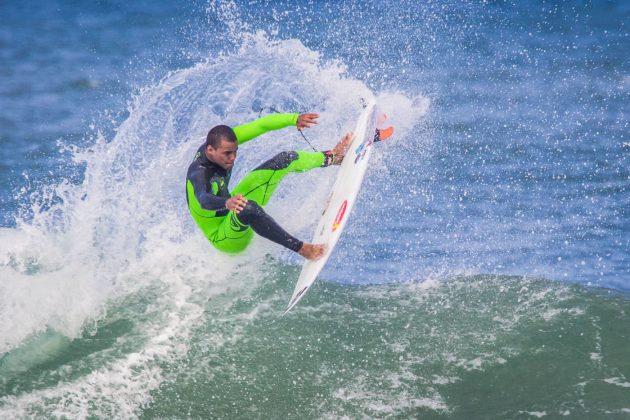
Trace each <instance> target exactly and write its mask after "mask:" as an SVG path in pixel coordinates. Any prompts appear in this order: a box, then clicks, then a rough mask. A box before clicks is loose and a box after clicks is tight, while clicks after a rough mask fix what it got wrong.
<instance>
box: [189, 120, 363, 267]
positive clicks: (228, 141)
mask: <svg viewBox="0 0 630 420" xmlns="http://www.w3.org/2000/svg"><path fill="white" fill-rule="evenodd" d="M318 118H319V114H316V113H306V114H272V115H268V116H266V117H262V118H259V119H257V120H254V121H252V122H250V123H247V124H243V125H239V126H236V127H234V128H231V127H228V126H227V125H217V126H215V127H213V128H212V129H211V130H210V131H209V132H208V136H207V138H206V141H205V143H204V144H202V145H201V146H200V147H199V149H198V150H197V153H196V154H195V157H194V159H193V162H192V163H191V164H190V166H189V167H188V174H187V176H186V199H187V202H188V209H189V210H190V214H191V215H192V218H193V219H194V220H195V222H196V223H197V225H198V226H199V228H200V229H201V231H202V232H203V233H204V235H205V236H206V238H208V240H209V241H210V242H211V243H212V244H213V245H214V246H215V247H216V248H217V249H218V250H220V251H223V252H226V253H238V252H241V251H243V250H244V249H245V248H246V247H247V246H248V245H249V243H250V242H251V240H252V238H253V236H254V232H255V233H257V234H258V235H260V236H262V237H264V238H267V239H269V240H271V241H273V242H275V243H277V244H280V245H282V246H284V247H286V248H288V249H290V250H292V251H295V252H297V253H298V254H300V255H301V256H303V257H304V258H307V259H309V260H317V259H319V258H321V257H322V255H324V252H325V251H326V245H324V244H310V243H305V242H302V241H300V240H299V239H297V238H295V237H293V236H292V235H290V234H289V233H288V232H286V231H285V230H284V229H283V228H282V227H281V226H280V225H279V224H278V223H277V222H276V221H275V220H274V219H273V218H272V217H271V216H269V215H268V214H267V213H266V212H265V210H264V209H263V206H265V205H266V204H267V203H268V202H269V199H270V198H271V196H272V194H273V192H274V191H275V189H276V187H277V186H278V184H279V183H280V181H281V180H282V179H283V178H284V177H285V176H286V175H287V174H289V173H291V172H305V171H308V170H311V169H314V168H318V167H327V166H330V165H339V164H341V161H342V160H343V157H344V156H345V154H346V151H347V149H348V147H349V146H350V143H351V142H352V133H347V134H346V135H345V136H343V137H342V138H341V140H339V142H338V143H337V145H336V146H335V147H334V148H333V149H332V150H327V151H323V152H306V151H301V150H297V151H291V152H281V153H279V154H277V155H276V156H274V157H273V158H271V159H269V160H268V161H266V162H264V163H263V164H261V165H260V166H258V167H257V168H255V169H254V170H253V171H252V172H250V173H249V174H247V175H246V176H245V177H244V178H243V180H242V181H241V182H240V183H239V184H238V185H237V186H236V188H234V190H233V191H232V193H230V192H229V190H228V183H229V182H230V176H231V174H232V168H233V166H234V161H235V159H236V155H237V152H238V146H239V145H241V144H243V143H245V142H247V141H249V140H252V139H254V138H256V137H258V136H260V135H261V134H264V133H266V132H268V131H271V130H279V129H281V128H285V127H289V126H295V127H297V129H298V130H299V131H302V130H304V129H305V128H309V127H311V126H312V125H313V124H318V122H319V121H318V120H317V119H318Z"/></svg>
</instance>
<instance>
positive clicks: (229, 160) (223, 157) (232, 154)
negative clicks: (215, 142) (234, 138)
mask: <svg viewBox="0 0 630 420" xmlns="http://www.w3.org/2000/svg"><path fill="white" fill-rule="evenodd" d="M237 151H238V143H237V142H231V141H226V140H223V139H221V143H220V144H219V146H218V147H217V148H216V149H215V148H214V147H212V146H211V145H208V147H206V157H207V158H208V159H209V160H210V161H211V162H214V163H216V164H217V165H219V166H220V167H222V168H223V169H225V170H226V171H227V170H230V169H232V167H233V166H234V160H236V152H237Z"/></svg>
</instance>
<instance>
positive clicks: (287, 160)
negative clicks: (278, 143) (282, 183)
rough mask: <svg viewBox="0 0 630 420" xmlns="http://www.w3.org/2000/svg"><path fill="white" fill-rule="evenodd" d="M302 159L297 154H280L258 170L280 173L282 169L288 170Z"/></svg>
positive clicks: (291, 152)
mask: <svg viewBox="0 0 630 420" xmlns="http://www.w3.org/2000/svg"><path fill="white" fill-rule="evenodd" d="M299 158H300V156H299V155H298V154H297V152H294V151H290V152H280V153H278V154H277V155H275V156H274V157H272V158H271V159H269V160H268V161H266V162H265V163H263V164H262V165H260V166H259V167H257V168H256V169H257V170H258V169H270V170H274V171H279V170H281V169H286V168H288V167H289V165H290V164H291V163H292V162H293V161H296V160H298V159H299Z"/></svg>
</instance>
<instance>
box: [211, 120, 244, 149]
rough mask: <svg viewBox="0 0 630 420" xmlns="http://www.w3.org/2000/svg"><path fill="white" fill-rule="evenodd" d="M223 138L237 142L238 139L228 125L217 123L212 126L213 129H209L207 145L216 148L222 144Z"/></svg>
mask: <svg viewBox="0 0 630 420" xmlns="http://www.w3.org/2000/svg"><path fill="white" fill-rule="evenodd" d="M221 140H225V141H229V142H231V143H236V141H237V140H236V134H234V130H232V129H231V128H230V127H228V126H227V125H217V126H215V127H212V129H211V130H210V131H208V137H206V147H208V146H212V147H213V148H214V149H216V148H217V147H219V146H220V145H221Z"/></svg>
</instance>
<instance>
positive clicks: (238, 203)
mask: <svg viewBox="0 0 630 420" xmlns="http://www.w3.org/2000/svg"><path fill="white" fill-rule="evenodd" d="M245 205H247V199H246V198H245V197H243V195H241V194H236V195H235V196H234V197H232V198H228V200H227V201H226V202H225V207H227V209H228V210H232V211H233V212H234V213H236V214H239V213H240V212H241V211H243V209H244V208H245Z"/></svg>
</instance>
